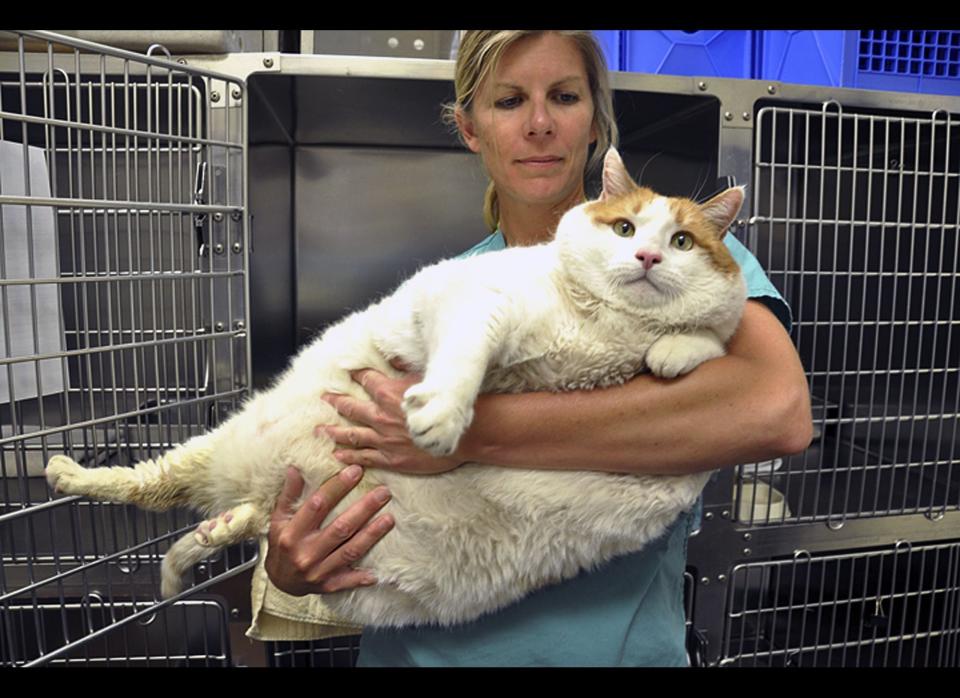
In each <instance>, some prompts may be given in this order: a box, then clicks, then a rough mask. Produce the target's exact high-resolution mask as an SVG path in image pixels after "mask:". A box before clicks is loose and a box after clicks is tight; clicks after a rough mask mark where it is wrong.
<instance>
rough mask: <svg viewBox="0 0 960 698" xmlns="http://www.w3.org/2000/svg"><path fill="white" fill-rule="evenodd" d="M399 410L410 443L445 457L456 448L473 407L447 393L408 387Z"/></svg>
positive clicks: (421, 385)
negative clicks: (411, 441)
mask: <svg viewBox="0 0 960 698" xmlns="http://www.w3.org/2000/svg"><path fill="white" fill-rule="evenodd" d="M403 411H404V412H405V413H406V415H407V428H408V429H409V430H410V436H411V438H412V439H413V443H414V444H416V446H417V447H418V448H421V449H423V450H424V451H426V452H428V453H430V454H431V455H434V456H449V455H450V454H451V453H453V452H454V451H455V450H456V449H457V444H458V443H459V442H460V437H461V436H463V432H464V431H466V429H467V427H468V426H470V422H471V421H472V420H473V406H472V405H468V406H467V407H466V408H465V407H464V406H463V403H462V401H459V400H456V399H455V398H453V397H451V396H450V394H449V392H444V391H439V390H433V389H431V388H429V387H424V384H423V383H419V384H417V385H414V386H412V387H411V388H409V389H408V390H407V392H406V393H404V396H403Z"/></svg>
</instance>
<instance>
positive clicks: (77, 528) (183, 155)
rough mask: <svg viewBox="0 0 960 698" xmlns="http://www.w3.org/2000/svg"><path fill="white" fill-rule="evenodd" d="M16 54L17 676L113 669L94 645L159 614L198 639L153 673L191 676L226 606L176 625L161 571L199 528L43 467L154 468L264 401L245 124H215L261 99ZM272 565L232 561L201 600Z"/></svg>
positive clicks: (4, 462) (136, 70) (4, 137)
mask: <svg viewBox="0 0 960 698" xmlns="http://www.w3.org/2000/svg"><path fill="white" fill-rule="evenodd" d="M0 40H2V42H3V43H4V45H6V46H11V45H12V46H14V47H15V48H14V49H13V50H10V51H8V52H4V53H2V54H0V170H2V171H0V174H2V178H0V210H2V217H0V413H2V424H3V432H2V434H0V557H2V567H0V570H2V571H0V664H4V665H21V664H26V665H31V664H37V663H45V662H50V661H67V660H69V661H73V660H78V661H79V660H81V659H83V660H84V661H89V662H94V661H98V660H97V659H95V658H94V656H93V655H91V650H90V649H88V648H87V645H88V644H89V645H91V646H94V645H95V644H96V643H97V642H101V640H100V639H98V638H102V636H103V635H105V634H116V633H124V634H126V633H129V632H130V631H129V630H126V629H123V628H124V627H125V626H129V625H130V623H132V622H134V621H138V622H139V623H140V625H141V627H144V628H145V627H147V625H146V622H147V620H148V619H152V618H155V617H158V616H157V614H158V613H159V619H160V620H158V621H151V623H158V624H159V625H163V626H168V627H170V628H172V627H174V626H177V627H179V628H180V629H179V630H178V631H176V634H177V635H183V638H181V639H180V640H179V641H178V640H176V639H172V640H171V639H170V637H168V636H167V634H163V633H161V634H163V640H162V642H160V643H159V644H158V641H155V639H151V640H150V641H144V642H142V643H140V645H139V647H140V649H139V650H137V652H138V659H137V661H138V662H142V663H147V664H149V663H150V662H151V657H160V658H161V659H162V661H164V662H167V661H169V660H170V658H172V657H178V656H179V657H181V658H182V659H184V660H187V659H188V658H189V657H190V656H191V651H190V650H189V649H188V645H189V644H190V643H189V642H188V641H187V640H186V639H184V638H186V635H184V634H183V633H185V632H186V629H187V628H188V626H190V625H191V624H193V623H195V622H198V621H196V619H195V620H194V621H190V622H187V621H186V620H185V621H184V622H178V621H177V619H178V618H180V615H178V613H183V614H186V615H185V616H184V618H188V617H192V614H196V613H198V612H199V611H200V610H201V609H204V608H209V607H210V606H211V604H213V605H217V604H216V602H213V601H207V602H203V603H202V604H200V603H199V602H197V603H195V602H192V601H191V602H182V603H180V604H176V605H175V606H174V607H173V608H170V609H167V610H158V606H157V594H158V593H159V587H158V584H159V576H158V571H159V570H158V567H157V565H158V562H159V560H160V558H161V557H162V555H163V553H164V552H165V550H166V549H167V547H168V546H169V544H170V542H171V541H172V540H174V539H175V538H176V537H178V536H179V535H181V534H183V533H184V532H186V531H187V530H188V529H189V527H190V526H191V523H192V520H191V518H190V517H189V516H188V515H186V514H185V513H184V512H182V511H179V512H178V511H173V512H168V513H164V514H148V513H144V512H141V511H138V510H136V509H134V508H132V507H129V506H125V505H117V504H110V503H101V502H92V501H84V500H81V498H79V497H59V498H58V497H54V496H52V494H51V492H50V491H49V489H48V488H47V486H46V482H45V480H44V478H43V467H44V465H45V464H46V462H47V460H48V459H49V457H50V456H52V455H54V454H57V453H61V452H64V453H67V454H69V455H70V456H71V457H72V458H74V459H75V460H77V461H78V462H80V463H84V464H87V465H98V466H105V465H121V466H123V465H131V464H132V463H135V462H137V461H140V460H143V459H147V458H151V457H153V456H154V455H155V454H157V453H159V452H161V451H163V450H166V449H168V448H170V447H171V446H173V445H175V444H177V443H179V442H181V441H183V440H185V439H187V438H189V437H190V436H192V435H194V434H197V433H201V432H203V431H205V430H207V429H208V428H209V427H210V426H211V425H214V424H216V423H218V422H219V421H220V420H222V419H223V418H224V417H225V416H226V415H227V414H229V412H230V411H231V410H233V409H235V408H236V406H237V404H238V402H239V400H240V399H241V398H242V396H243V395H244V392H245V390H246V385H247V382H248V376H249V374H250V370H249V351H248V346H247V342H248V340H247V336H246V332H245V328H246V325H247V322H248V320H247V317H246V312H247V311H246V308H247V301H246V274H247V259H246V254H245V247H246V245H245V240H246V228H245V201H246V179H245V177H246V174H245V160H246V138H245V123H244V121H243V118H242V117H241V116H239V115H238V114H237V113H235V112H234V110H231V109H218V108H217V103H218V102H220V103H226V102H228V101H234V102H235V101H237V100H240V99H242V96H243V90H244V83H243V82H242V81H240V80H237V79H235V78H230V77H228V76H221V75H217V74H215V73H211V72H209V71H201V70H196V69H188V68H186V67H184V66H182V65H179V64H177V63H175V62H172V61H170V60H169V55H167V57H166V58H163V57H158V56H157V55H156V54H158V53H162V51H163V50H162V48H159V47H153V48H151V50H150V51H149V52H148V55H147V56H143V55H139V54H134V53H129V52H126V51H120V50H113V49H108V48H105V47H102V46H98V45H95V44H90V43H87V42H84V41H79V40H72V39H67V38H65V37H59V36H57V35H52V34H48V33H43V32H17V33H15V34H11V33H7V32H4V33H2V37H0ZM252 557H253V555H252V554H251V552H250V551H249V550H246V549H234V550H231V551H228V552H227V553H226V554H225V555H223V556H221V557H220V558H219V559H217V560H213V561H210V563H209V564H207V565H204V566H203V567H204V569H203V570H202V571H201V572H200V573H199V575H198V577H199V578H198V581H200V582H202V583H201V584H199V586H207V585H209V583H210V582H211V580H213V579H215V578H216V576H217V574H219V573H223V572H226V571H228V570H236V569H238V568H239V567H241V566H243V565H245V564H249V563H250V561H251V559H252ZM104 619H106V620H104ZM132 627H136V626H135V625H134V626H132ZM153 634H154V635H157V633H153ZM124 637H126V635H124ZM103 642H106V644H107V645H109V646H111V647H113V646H115V645H116V643H115V642H113V641H112V640H109V638H108V639H107V640H103ZM131 642H132V641H131ZM121 644H124V643H121ZM177 647H179V649H177ZM217 647H218V649H216V651H214V652H212V653H211V655H210V656H212V657H213V656H220V657H226V656H227V654H228V652H227V646H226V645H225V644H224V643H222V642H220V643H219V644H218V645H217ZM158 648H159V649H158ZM93 652H94V654H96V650H94V651H93ZM116 656H118V657H123V656H124V654H123V653H122V652H121V653H119V654H117V655H116ZM126 656H127V657H128V658H129V653H128V654H127V655H126ZM103 658H104V657H103V655H102V654H101V655H100V661H102V659H103Z"/></svg>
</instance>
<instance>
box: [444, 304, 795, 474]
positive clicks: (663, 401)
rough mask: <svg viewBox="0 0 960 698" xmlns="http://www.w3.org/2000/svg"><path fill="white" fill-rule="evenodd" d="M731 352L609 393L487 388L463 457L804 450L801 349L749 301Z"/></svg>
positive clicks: (687, 459) (711, 460)
mask: <svg viewBox="0 0 960 698" xmlns="http://www.w3.org/2000/svg"><path fill="white" fill-rule="evenodd" d="M747 306H748V307H747V310H746V311H745V313H744V318H743V321H742V322H741V325H740V328H739V329H738V331H737V334H736V335H735V336H734V337H733V339H732V340H731V342H730V345H729V347H728V355H727V356H724V357H722V358H719V359H714V360H712V361H708V362H706V363H704V364H703V365H701V366H699V367H698V368H696V369H695V370H694V371H693V372H692V373H690V374H688V375H686V376H683V377H680V378H676V379H672V380H664V379H659V378H656V377H653V376H650V375H642V376H639V377H637V378H636V379H634V380H632V381H630V382H629V383H627V384H625V385H622V386H616V387H612V388H608V389H603V390H592V391H578V392H572V393H527V394H520V395H483V396H481V397H480V398H479V400H478V401H477V404H476V413H475V417H474V422H473V424H472V425H471V428H470V429H469V431H468V432H467V434H466V435H465V436H464V438H463V439H462V441H461V444H460V447H459V449H458V453H457V455H458V456H459V457H460V458H462V459H463V460H469V461H479V462H484V463H490V464H495V465H500V466H505V467H527V468H543V469H559V470H568V469H569V470H600V471H606V472H647V473H655V474H679V473H686V472H694V471H699V470H709V469H713V468H718V467H723V466H728V465H733V464H736V463H746V462H753V461H758V460H764V459H768V458H773V457H776V456H780V455H785V454H788V453H795V452H798V451H801V450H803V449H804V448H806V446H807V445H808V444H809V442H810V439H811V435H812V421H811V416H810V402H809V393H808V390H807V384H806V379H805V377H804V374H803V369H802V367H801V365H800V361H799V359H798V358H797V355H796V351H795V350H794V348H793V345H792V343H791V342H790V339H789V337H788V336H787V334H786V332H785V331H784V330H783V328H782V326H781V325H780V324H779V322H778V321H777V320H776V318H775V317H774V316H773V314H772V313H770V311H769V310H767V309H766V308H765V307H764V306H763V305H761V304H759V303H754V302H751V303H748V304H747Z"/></svg>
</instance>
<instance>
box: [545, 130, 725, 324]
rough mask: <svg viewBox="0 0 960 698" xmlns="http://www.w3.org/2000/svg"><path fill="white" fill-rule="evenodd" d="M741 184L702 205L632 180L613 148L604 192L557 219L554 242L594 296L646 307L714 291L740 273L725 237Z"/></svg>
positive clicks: (606, 161) (568, 267) (607, 160)
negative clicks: (692, 294) (654, 189)
mask: <svg viewBox="0 0 960 698" xmlns="http://www.w3.org/2000/svg"><path fill="white" fill-rule="evenodd" d="M743 198H744V191H743V187H733V188H731V189H728V190H726V191H725V192H723V193H721V194H718V195H717V196H715V197H713V198H712V199H710V200H709V201H707V202H706V203H703V204H697V203H696V202H694V201H692V200H690V199H685V198H679V197H664V196H660V195H659V194H657V193H656V192H654V191H653V190H651V189H648V188H646V187H641V186H638V185H637V184H636V183H635V182H634V181H633V179H631V177H630V174H629V173H628V172H627V169H626V167H625V166H624V164H623V161H622V160H621V159H620V155H619V154H618V153H617V151H616V150H615V149H613V148H611V149H610V150H609V151H608V152H607V155H606V158H605V159H604V166H603V192H602V193H601V195H600V198H599V199H597V200H596V201H591V202H587V203H585V204H581V205H580V206H577V207H575V208H573V209H571V210H570V211H569V212H568V213H567V214H565V215H564V216H563V218H562V219H561V220H560V224H559V225H558V227H557V234H556V240H557V243H558V245H559V248H560V254H561V258H562V260H563V265H564V268H565V269H566V271H567V272H568V274H569V275H570V276H571V278H573V279H574V280H575V281H576V283H578V284H580V285H581V286H583V287H584V288H585V289H586V290H588V291H589V292H590V293H591V294H592V295H595V296H597V297H599V298H609V299H614V298H616V299H619V300H621V301H624V302H626V303H628V304H629V305H632V306H637V307H651V306H661V305H665V304H668V303H670V302H672V301H678V300H681V299H684V298H685V297H688V296H689V295H690V293H691V292H692V291H695V292H698V293H701V294H702V293H710V292H712V287H713V286H716V287H717V291H718V292H720V291H721V289H722V287H724V286H726V284H727V282H728V281H729V279H730V278H732V277H734V276H738V275H739V274H740V268H739V266H738V265H737V263H736V261H735V260H734V259H733V257H732V255H731V254H730V252H729V250H728V249H727V247H726V245H725V244H724V243H723V237H724V235H725V234H726V232H727V229H728V228H729V227H730V225H731V224H732V222H733V220H734V218H735V217H736V215H737V213H738V212H739V211H740V207H741V206H742V205H743Z"/></svg>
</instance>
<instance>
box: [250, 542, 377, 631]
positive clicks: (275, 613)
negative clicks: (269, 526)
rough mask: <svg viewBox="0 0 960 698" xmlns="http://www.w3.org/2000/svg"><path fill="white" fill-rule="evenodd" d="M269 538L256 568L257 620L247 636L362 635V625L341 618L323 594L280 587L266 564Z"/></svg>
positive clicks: (253, 600)
mask: <svg viewBox="0 0 960 698" xmlns="http://www.w3.org/2000/svg"><path fill="white" fill-rule="evenodd" d="M266 559H267V539H266V538H265V537H264V538H261V539H260V559H259V560H258V561H257V566H256V568H255V569H254V571H253V584H252V588H251V590H250V591H251V603H252V606H253V622H252V623H251V624H250V627H249V628H248V629H247V636H248V637H252V638H253V639H255V640H264V641H265V640H273V641H280V640H324V639H327V638H331V637H343V636H346V635H359V634H360V630H361V628H360V626H358V625H351V624H350V623H348V622H346V621H344V620H343V619H342V618H339V617H337V616H336V615H335V614H334V613H333V611H331V610H330V609H329V608H327V607H326V605H325V604H324V603H323V597H322V596H320V595H319V594H308V595H307V596H290V594H286V593H284V592H282V591H280V590H279V589H277V588H276V587H275V586H273V584H272V583H271V582H270V579H269V578H268V577H267V572H266V570H265V569H264V567H263V564H264V561H265V560H266Z"/></svg>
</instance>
